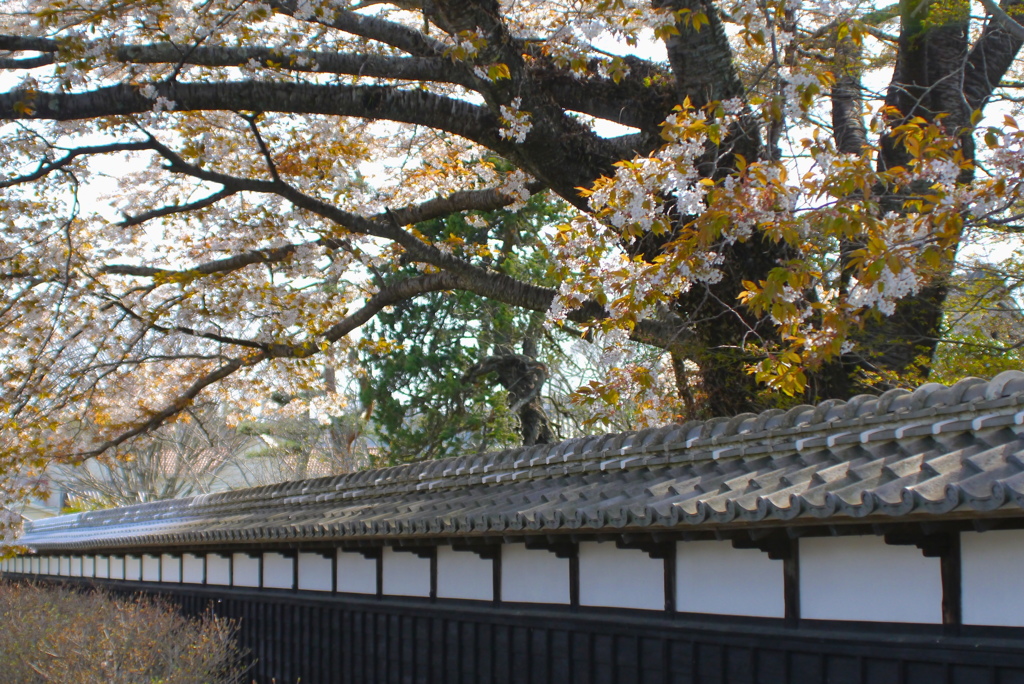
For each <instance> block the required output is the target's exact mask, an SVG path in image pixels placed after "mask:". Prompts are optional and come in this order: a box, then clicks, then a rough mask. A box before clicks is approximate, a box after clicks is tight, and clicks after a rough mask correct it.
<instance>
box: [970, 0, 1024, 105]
mask: <svg viewBox="0 0 1024 684" xmlns="http://www.w3.org/2000/svg"><path fill="white" fill-rule="evenodd" d="M990 2H991V0H989V2H986V3H985V6H986V7H989V4H990ZM991 4H993V5H994V6H995V7H996V9H998V10H1000V11H1001V12H1002V13H1003V14H1004V15H1006V12H1005V10H1003V9H1002V8H1001V7H999V6H998V5H995V3H991ZM1003 4H1004V5H1005V6H1006V8H1007V9H1019V8H1020V7H1021V6H1022V5H1024V1H1022V0H1009V1H1007V2H1004V3H1003ZM989 11H992V10H991V9H989ZM993 15H994V16H996V17H997V18H996V20H995V21H990V22H989V23H988V24H987V25H986V26H985V29H984V30H983V31H982V33H981V37H980V38H979V39H978V41H977V43H975V44H974V47H973V48H972V49H971V53H970V55H969V56H968V58H967V64H966V65H965V67H964V77H963V78H964V81H963V89H964V96H965V97H966V98H967V104H968V105H969V106H970V108H971V110H972V111H974V110H979V109H982V108H983V107H984V106H985V105H986V104H987V103H988V100H989V98H991V97H992V92H993V91H994V90H995V89H996V87H997V86H998V85H999V84H1000V82H1002V80H1003V77H1004V76H1006V72H1007V71H1008V70H1009V69H1010V66H1011V65H1012V64H1013V61H1014V60H1015V59H1016V58H1017V53H1018V52H1020V48H1021V46H1022V45H1024V35H1022V34H1024V27H1022V26H1021V25H1020V24H1018V23H1017V22H1016V21H1015V20H1014V19H1013V17H1010V16H1007V17H1006V20H1000V19H999V18H998V15H995V13H993Z"/></svg>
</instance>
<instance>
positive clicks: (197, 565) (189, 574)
mask: <svg viewBox="0 0 1024 684" xmlns="http://www.w3.org/2000/svg"><path fill="white" fill-rule="evenodd" d="M205 562H206V557H205V556H197V555H196V554H194V553H186V554H183V555H182V557H181V575H182V577H181V581H182V582H184V583H185V584H202V583H203V575H204V574H205V572H206V568H205V567H204V564H205Z"/></svg>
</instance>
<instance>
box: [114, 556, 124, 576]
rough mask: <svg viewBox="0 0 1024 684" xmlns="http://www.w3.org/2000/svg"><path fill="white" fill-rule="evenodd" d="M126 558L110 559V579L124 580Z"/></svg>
mask: <svg viewBox="0 0 1024 684" xmlns="http://www.w3.org/2000/svg"><path fill="white" fill-rule="evenodd" d="M124 572H125V570H124V556H111V557H110V579H124Z"/></svg>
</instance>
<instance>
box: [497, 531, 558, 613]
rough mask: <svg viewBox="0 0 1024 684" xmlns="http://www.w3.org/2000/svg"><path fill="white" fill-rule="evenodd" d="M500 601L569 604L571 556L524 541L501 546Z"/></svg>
mask: <svg viewBox="0 0 1024 684" xmlns="http://www.w3.org/2000/svg"><path fill="white" fill-rule="evenodd" d="M501 600H502V601H511V602H513V603H569V600H570V596H569V559H568V558H559V557H558V556H556V555H555V554H553V553H551V552H550V551H545V550H543V549H528V548H526V546H525V545H524V544H503V545H502V547H501Z"/></svg>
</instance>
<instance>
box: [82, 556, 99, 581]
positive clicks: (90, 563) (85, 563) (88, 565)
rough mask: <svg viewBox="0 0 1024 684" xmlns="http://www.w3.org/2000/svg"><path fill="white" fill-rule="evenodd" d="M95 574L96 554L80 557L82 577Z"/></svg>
mask: <svg viewBox="0 0 1024 684" xmlns="http://www.w3.org/2000/svg"><path fill="white" fill-rule="evenodd" d="M95 576H96V556H85V557H84V558H82V577H95Z"/></svg>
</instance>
